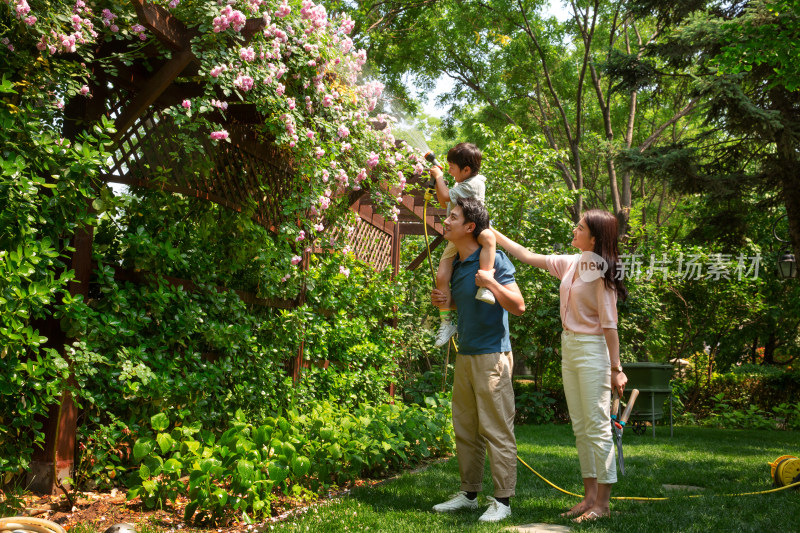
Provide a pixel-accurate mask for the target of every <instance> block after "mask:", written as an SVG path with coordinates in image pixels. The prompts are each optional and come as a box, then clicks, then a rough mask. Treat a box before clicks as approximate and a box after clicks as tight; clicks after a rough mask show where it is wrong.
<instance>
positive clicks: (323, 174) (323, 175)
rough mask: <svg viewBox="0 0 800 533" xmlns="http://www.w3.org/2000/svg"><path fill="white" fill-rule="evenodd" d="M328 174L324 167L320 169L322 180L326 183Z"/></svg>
mask: <svg viewBox="0 0 800 533" xmlns="http://www.w3.org/2000/svg"><path fill="white" fill-rule="evenodd" d="M330 175H331V173H330V172H328V171H327V170H326V169H322V182H323V183H328V176H330Z"/></svg>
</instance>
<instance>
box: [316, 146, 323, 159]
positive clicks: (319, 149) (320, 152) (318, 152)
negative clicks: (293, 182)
mask: <svg viewBox="0 0 800 533" xmlns="http://www.w3.org/2000/svg"><path fill="white" fill-rule="evenodd" d="M314 155H316V156H317V159H320V158H321V157H322V156H323V155H325V150H323V149H322V148H320V147H317V150H316V151H315V152H314Z"/></svg>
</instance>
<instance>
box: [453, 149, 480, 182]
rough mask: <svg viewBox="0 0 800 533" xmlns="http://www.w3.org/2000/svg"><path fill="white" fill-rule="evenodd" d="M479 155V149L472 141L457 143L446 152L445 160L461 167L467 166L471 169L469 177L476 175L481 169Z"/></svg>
mask: <svg viewBox="0 0 800 533" xmlns="http://www.w3.org/2000/svg"><path fill="white" fill-rule="evenodd" d="M481 157H482V154H481V149H480V148H478V147H477V146H475V145H474V144H472V143H458V144H457V145H455V146H453V147H452V148H450V150H449V151H448V152H447V162H448V163H453V164H456V165H458V168H461V169H463V168H464V167H469V169H470V170H471V171H472V174H470V175H469V177H470V178H471V177H472V176H477V175H478V172H479V171H480V170H481Z"/></svg>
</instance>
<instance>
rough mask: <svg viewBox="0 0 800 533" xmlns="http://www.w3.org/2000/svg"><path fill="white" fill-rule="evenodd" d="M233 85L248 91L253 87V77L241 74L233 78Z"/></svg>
mask: <svg viewBox="0 0 800 533" xmlns="http://www.w3.org/2000/svg"><path fill="white" fill-rule="evenodd" d="M233 85H234V86H235V87H237V88H239V89H241V90H243V91H245V92H247V91H249V90H250V89H252V88H253V78H251V77H250V76H247V75H245V74H239V76H238V77H237V78H236V79H235V80H233Z"/></svg>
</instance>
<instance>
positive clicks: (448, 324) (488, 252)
mask: <svg viewBox="0 0 800 533" xmlns="http://www.w3.org/2000/svg"><path fill="white" fill-rule="evenodd" d="M447 163H448V169H447V172H448V173H449V174H450V175H451V176H453V178H454V179H455V180H456V184H455V186H454V187H453V188H452V189H448V187H447V184H446V183H445V182H444V174H443V173H442V171H441V170H440V169H439V168H438V167H433V168H431V176H433V178H434V179H435V180H436V199H437V200H439V203H441V204H442V205H443V206H444V205H445V204H446V205H447V213H448V214H450V210H451V209H452V208H453V206H454V205H455V203H456V199H457V198H470V197H473V198H476V199H478V200H480V201H481V202H485V196H486V178H485V177H484V176H482V175H481V174H478V171H479V170H480V168H481V151H480V149H479V148H478V147H477V146H475V145H474V144H472V143H459V144H457V145H455V146H454V147H452V148H451V149H450V151H449V152H447ZM477 239H478V244H480V245H481V246H482V247H483V248H482V249H481V254H480V260H479V262H480V269H481V270H492V269H493V268H494V255H495V250H496V242H495V237H494V233H492V231H491V230H488V229H487V230H484V231H482V232H481V234H480V235H478V237H477ZM457 253H458V250H457V249H456V247H455V246H454V245H453V244H452V243H448V244H447V248H445V250H444V253H442V258H441V260H440V261H439V269H438V271H437V272H436V288H437V289H439V290H440V291H442V292H443V293H445V294H446V295H447V302H446V303H445V304H444V305H443V306H441V307H439V317H440V318H441V320H442V323H441V325H440V326H439V331H438V332H437V333H436V346H444V345H445V344H447V341H449V340H450V337H452V336H453V335H454V334H455V332H456V325H455V324H453V321H452V318H451V313H452V307H453V301H452V299H451V298H450V277H451V276H452V274H453V260H454V259H455V257H456V254H457ZM475 298H476V299H478V300H480V301H482V302H485V303H487V304H494V303H495V298H494V294H492V291H490V290H489V289H487V288H486V287H480V288H479V289H478V292H477V294H476V295H475Z"/></svg>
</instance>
